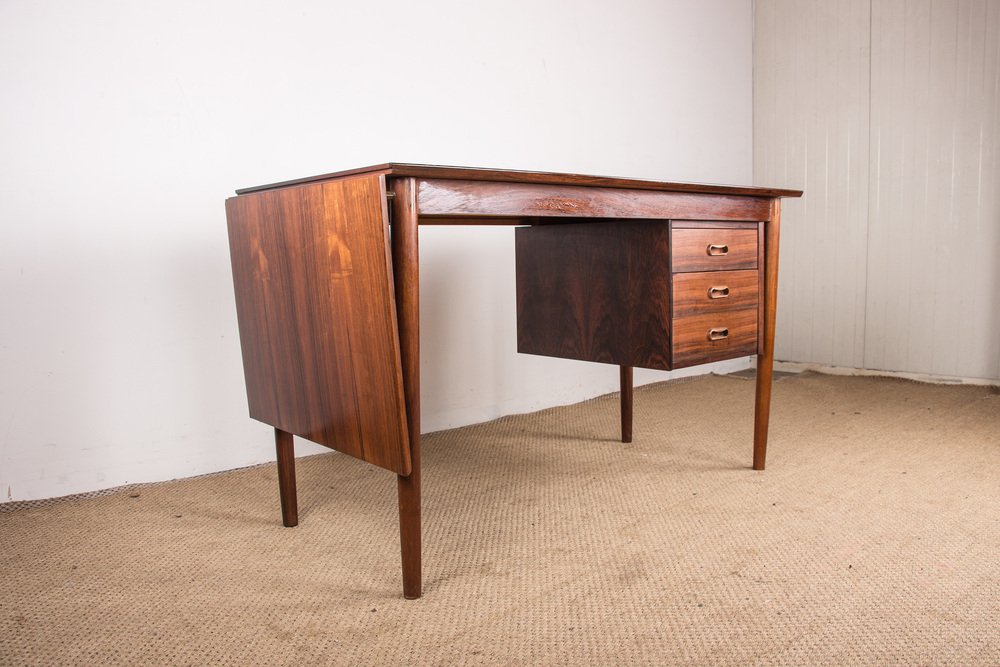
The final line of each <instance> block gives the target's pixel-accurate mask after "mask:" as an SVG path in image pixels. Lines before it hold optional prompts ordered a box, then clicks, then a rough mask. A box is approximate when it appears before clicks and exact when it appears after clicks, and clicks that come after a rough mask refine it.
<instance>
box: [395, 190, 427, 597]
mask: <svg viewBox="0 0 1000 667" xmlns="http://www.w3.org/2000/svg"><path fill="white" fill-rule="evenodd" d="M394 190H395V193H396V194H395V196H394V197H393V199H392V266H393V279H394V281H395V288H396V314H397V319H398V322H399V347H400V353H401V360H402V364H403V391H404V393H405V395H406V415H407V425H408V427H409V439H410V461H411V464H412V472H411V473H410V474H409V475H407V476H405V477H403V476H402V475H400V476H399V477H398V481H397V487H398V491H399V542H400V550H401V552H402V559H403V597H405V598H407V599H409V600H413V599H416V598H419V597H420V594H421V588H422V587H421V572H420V289H419V288H420V285H419V277H420V272H419V267H418V261H417V260H418V255H419V252H418V249H419V246H418V243H417V238H418V234H417V205H416V183H415V181H414V180H413V179H411V178H404V179H398V180H396V182H395V187H394Z"/></svg>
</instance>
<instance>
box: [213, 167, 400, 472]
mask: <svg viewBox="0 0 1000 667" xmlns="http://www.w3.org/2000/svg"><path fill="white" fill-rule="evenodd" d="M385 201H386V199H385V189H384V184H383V182H382V179H381V178H380V177H379V176H377V175H375V176H358V177H354V178H349V179H342V180H338V181H329V182H324V183H316V184H313V185H309V186H307V187H300V188H289V189H284V190H274V191H267V192H259V193H255V194H252V195H243V196H240V197H234V198H232V199H229V200H228V201H227V202H226V212H227V215H228V218H229V247H230V253H231V257H232V265H233V281H234V285H235V288H236V314H237V319H238V321H239V329H240V341H241V343H242V348H243V369H244V374H245V376H246V385H247V399H248V402H249V405H250V416H251V417H253V418H254V419H257V420H259V421H262V422H264V423H266V424H270V425H272V426H274V427H275V428H277V429H280V430H282V431H286V432H288V433H294V434H295V435H298V436H302V437H304V438H306V439H308V440H312V441H313V442H317V443H319V444H321V445H326V446H327V447H331V448H333V449H336V450H338V451H341V452H344V453H345V454H350V455H351V456H355V457H357V458H359V459H363V460H365V461H368V462H369V463H374V464H375V465H378V466H381V467H383V468H387V469H389V470H392V471H394V472H397V473H399V474H403V475H405V474H408V473H409V472H410V451H409V443H408V442H407V437H406V415H405V412H404V409H403V381H402V374H401V370H400V360H399V338H398V327H397V325H396V311H395V303H394V300H393V298H392V282H391V280H392V279H391V267H390V264H389V257H388V251H387V247H388V228H387V224H386V223H387V213H386V208H385Z"/></svg>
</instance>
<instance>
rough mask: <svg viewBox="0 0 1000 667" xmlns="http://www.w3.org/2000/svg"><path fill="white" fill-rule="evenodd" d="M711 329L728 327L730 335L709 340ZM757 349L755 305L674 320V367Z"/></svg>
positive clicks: (750, 352)
mask: <svg viewBox="0 0 1000 667" xmlns="http://www.w3.org/2000/svg"><path fill="white" fill-rule="evenodd" d="M712 329H727V330H728V334H729V335H728V336H726V337H725V338H722V339H721V340H710V339H709V331H710V330H712ZM756 351H757V308H756V307H754V308H741V309H738V310H732V309H730V310H724V311H721V312H718V313H706V314H699V315H688V316H686V317H678V318H675V319H674V321H673V356H672V358H673V365H674V368H685V367H687V366H695V365H697V364H707V363H709V362H712V361H722V360H723V359H733V358H735V357H745V356H747V355H749V354H753V353H754V352H756Z"/></svg>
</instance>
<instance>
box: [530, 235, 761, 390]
mask: <svg viewBox="0 0 1000 667" xmlns="http://www.w3.org/2000/svg"><path fill="white" fill-rule="evenodd" d="M684 224H685V225H687V224H690V223H684ZM757 234H758V230H757V229H756V227H754V228H749V227H746V226H744V227H734V226H728V227H727V226H725V223H720V224H719V226H718V227H710V226H708V225H704V226H701V227H697V228H696V227H693V226H692V227H687V226H685V227H682V228H675V227H673V223H671V222H669V221H666V220H651V221H625V220H622V221H615V222H613V223H605V224H601V225H595V224H591V223H563V224H558V225H536V226H533V227H523V228H519V229H518V230H517V232H516V237H515V238H516V241H515V248H516V252H515V259H516V268H517V270H516V275H517V347H518V351H519V352H525V353H529V354H541V355H545V356H550V357H563V358H568V359H579V360H583V361H596V362H600V363H607V364H617V365H621V366H631V367H636V368H652V369H659V370H669V369H671V368H682V367H686V366H694V365H697V364H703V363H708V362H712V361H720V360H722V359H731V358H734V357H739V356H744V355H749V354H754V353H756V352H757V322H758V317H759V308H758V306H759V304H760V297H759V289H760V281H759V273H758V269H757V264H758V246H757V243H758V240H757ZM706 267H707V268H706Z"/></svg>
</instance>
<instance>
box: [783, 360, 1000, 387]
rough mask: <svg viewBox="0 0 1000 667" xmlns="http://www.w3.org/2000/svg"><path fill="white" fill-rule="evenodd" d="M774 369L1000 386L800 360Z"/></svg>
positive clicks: (985, 381)
mask: <svg viewBox="0 0 1000 667" xmlns="http://www.w3.org/2000/svg"><path fill="white" fill-rule="evenodd" d="M774 369H775V370H778V371H784V372H786V373H802V372H804V371H812V372H814V373H825V374H827V375H857V376H877V377H892V378H901V379H904V380H914V381H916V382H930V383H933V384H971V385H980V386H988V387H1000V379H993V378H968V377H956V376H953V375H933V374H930V373H907V372H904V371H882V370H874V369H868V368H851V367H849V366H827V365H825V364H812V363H803V362H798V361H775V362H774Z"/></svg>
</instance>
